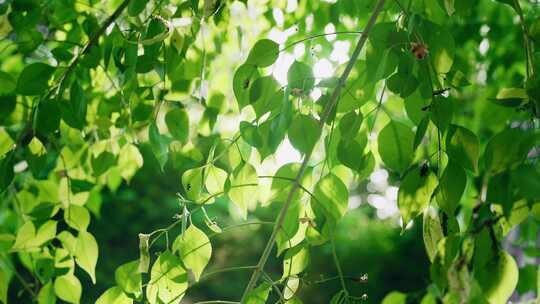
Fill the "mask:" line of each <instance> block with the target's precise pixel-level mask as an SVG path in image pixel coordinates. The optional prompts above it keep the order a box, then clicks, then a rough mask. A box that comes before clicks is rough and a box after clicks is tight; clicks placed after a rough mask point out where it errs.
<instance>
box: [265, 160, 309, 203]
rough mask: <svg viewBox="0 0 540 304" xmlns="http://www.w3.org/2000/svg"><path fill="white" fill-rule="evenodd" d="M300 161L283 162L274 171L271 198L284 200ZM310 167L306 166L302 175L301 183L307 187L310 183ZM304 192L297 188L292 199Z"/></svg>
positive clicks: (298, 168)
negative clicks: (283, 163)
mask: <svg viewBox="0 0 540 304" xmlns="http://www.w3.org/2000/svg"><path fill="white" fill-rule="evenodd" d="M300 166H301V164H300V163H288V164H285V165H283V166H281V167H279V169H278V170H277V171H276V172H275V173H274V178H273V179H272V186H271V190H272V196H271V197H272V200H273V201H278V202H285V201H286V200H287V196H288V194H289V189H290V188H291V186H292V184H293V181H294V178H295V177H296V175H297V174H298V171H299V170H300ZM312 172H313V168H312V167H307V168H306V170H305V172H304V176H303V177H302V181H301V185H302V186H304V187H307V188H309V187H310V186H311V184H312V181H311V179H312V176H311V175H312ZM304 194H305V192H304V190H302V189H298V191H296V193H295V194H294V195H293V201H295V200H299V199H300V198H301V197H302V196H303V195H304Z"/></svg>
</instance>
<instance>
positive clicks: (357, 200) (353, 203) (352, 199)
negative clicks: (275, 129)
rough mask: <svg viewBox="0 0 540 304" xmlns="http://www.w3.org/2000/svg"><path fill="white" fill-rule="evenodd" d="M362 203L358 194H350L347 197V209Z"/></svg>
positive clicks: (354, 207)
mask: <svg viewBox="0 0 540 304" xmlns="http://www.w3.org/2000/svg"><path fill="white" fill-rule="evenodd" d="M361 204H362V198H361V197H360V195H352V196H350V197H349V203H348V208H349V210H352V209H356V208H358V207H359V206H360V205H361Z"/></svg>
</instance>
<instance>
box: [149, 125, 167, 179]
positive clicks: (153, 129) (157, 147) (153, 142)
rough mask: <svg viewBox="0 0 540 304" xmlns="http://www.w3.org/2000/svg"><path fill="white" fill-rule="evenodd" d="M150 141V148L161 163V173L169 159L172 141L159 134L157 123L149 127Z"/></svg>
mask: <svg viewBox="0 0 540 304" xmlns="http://www.w3.org/2000/svg"><path fill="white" fill-rule="evenodd" d="M148 139H149V140H150V147H151V148H152V152H153V153H154V156H155V157H156V159H157V161H158V162H159V166H160V168H161V171H163V167H164V166H165V163H167V160H168V159H169V143H170V139H169V138H168V137H165V136H163V135H161V134H159V129H158V127H157V125H156V124H155V123H152V124H151V125H150V126H149V127H148Z"/></svg>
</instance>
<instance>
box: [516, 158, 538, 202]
mask: <svg viewBox="0 0 540 304" xmlns="http://www.w3.org/2000/svg"><path fill="white" fill-rule="evenodd" d="M512 181H513V184H514V185H516V186H517V188H518V189H519V191H520V193H521V194H522V195H523V196H524V197H526V198H528V199H531V200H539V199H540V173H539V172H538V170H537V169H535V167H534V166H533V165H527V164H523V165H521V166H519V167H517V168H516V170H514V171H512Z"/></svg>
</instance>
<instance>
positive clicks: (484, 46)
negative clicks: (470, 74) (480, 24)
mask: <svg viewBox="0 0 540 304" xmlns="http://www.w3.org/2000/svg"><path fill="white" fill-rule="evenodd" d="M488 50H489V40H488V39H487V38H484V39H482V42H480V46H479V47H478V51H479V52H480V54H481V55H482V56H485V55H486V53H487V52H488Z"/></svg>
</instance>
